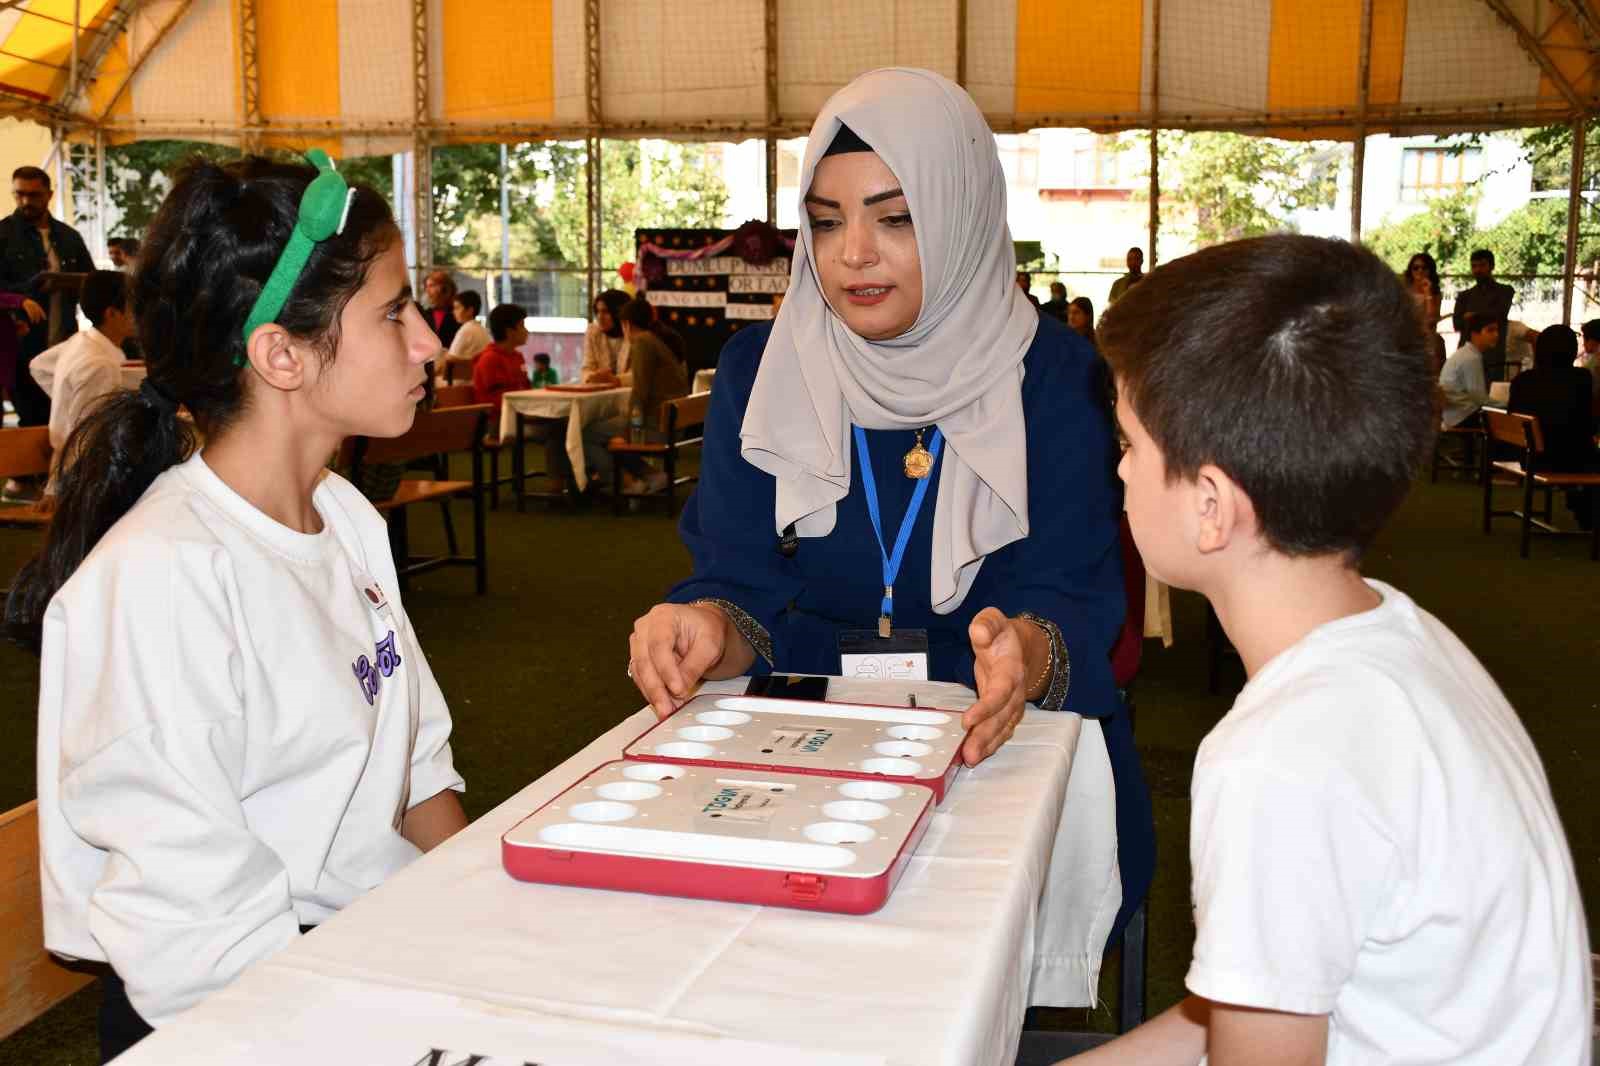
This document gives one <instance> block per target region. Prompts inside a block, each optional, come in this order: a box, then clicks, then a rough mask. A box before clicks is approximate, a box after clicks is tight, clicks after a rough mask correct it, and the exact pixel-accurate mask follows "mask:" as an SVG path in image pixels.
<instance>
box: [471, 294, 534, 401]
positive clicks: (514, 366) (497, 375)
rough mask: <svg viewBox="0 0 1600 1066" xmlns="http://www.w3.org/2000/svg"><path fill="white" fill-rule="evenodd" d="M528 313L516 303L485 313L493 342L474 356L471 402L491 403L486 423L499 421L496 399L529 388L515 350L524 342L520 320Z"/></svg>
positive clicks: (523, 325) (519, 357)
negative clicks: (475, 357)
mask: <svg viewBox="0 0 1600 1066" xmlns="http://www.w3.org/2000/svg"><path fill="white" fill-rule="evenodd" d="M527 317H528V312H526V311H524V310H523V309H522V308H521V307H520V306H519V305H517V304H500V305H499V306H497V307H496V308H495V309H494V310H493V311H490V312H489V336H491V337H493V338H494V340H493V341H492V342H491V343H490V344H489V346H488V347H486V348H485V349H483V351H482V352H480V353H478V361H477V362H476V363H475V364H473V367H472V402H473V403H487V404H493V405H494V410H493V411H492V412H491V413H490V416H489V417H490V420H491V421H492V422H494V423H496V424H498V423H499V419H500V398H501V397H502V396H504V395H505V394H506V393H508V392H515V391H517V390H519V389H526V388H529V387H530V385H529V382H528V368H527V366H526V365H525V364H524V363H523V362H522V353H521V352H520V351H518V349H519V348H521V347H522V346H523V345H524V344H526V343H527V342H528V327H527V326H526V325H525V324H524V319H526V318H527Z"/></svg>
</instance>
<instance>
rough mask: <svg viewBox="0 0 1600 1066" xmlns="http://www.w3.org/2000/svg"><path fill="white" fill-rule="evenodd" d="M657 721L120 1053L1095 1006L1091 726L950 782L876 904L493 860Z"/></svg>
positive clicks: (378, 1055) (905, 1047)
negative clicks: (731, 891) (641, 880)
mask: <svg viewBox="0 0 1600 1066" xmlns="http://www.w3.org/2000/svg"><path fill="white" fill-rule="evenodd" d="M857 684H860V683H859V682H847V683H844V684H839V683H836V688H835V690H834V692H835V698H857V699H860V698H862V697H861V696H860V695H855V696H854V697H852V696H851V691H852V689H851V687H850V686H851V685H857ZM869 684H872V683H869ZM876 684H879V685H881V684H885V683H883V682H878V683H876ZM724 685H725V686H726V687H727V688H728V689H729V690H734V691H737V690H738V689H739V688H740V687H741V686H742V682H737V683H724ZM717 687H723V686H717ZM895 688H896V691H897V695H896V696H894V697H892V698H894V699H895V700H896V702H899V700H901V699H903V698H904V697H903V693H904V692H905V691H907V690H908V686H906V685H897V686H895ZM910 690H912V691H915V692H916V693H917V695H918V703H919V704H921V705H923V706H943V707H948V708H950V709H960V708H961V707H962V706H964V705H965V703H966V700H967V699H968V698H969V697H968V696H967V694H965V692H964V690H961V689H959V688H958V687H957V686H948V685H928V684H926V683H923V684H917V685H915V687H914V688H911V689H910ZM878 699H879V700H880V701H882V700H883V699H884V697H883V696H882V695H881V690H880V695H879V696H878ZM652 721H653V719H652V718H651V716H650V714H649V712H648V711H640V712H639V713H637V714H634V715H632V716H630V717H629V718H628V719H626V720H625V721H623V722H622V723H621V724H619V725H618V726H617V727H616V728H614V729H612V730H611V731H610V732H609V733H607V734H605V735H604V736H602V737H600V738H599V739H597V740H596V741H595V742H593V743H592V744H590V745H589V746H588V747H587V748H585V749H584V750H583V751H581V752H579V753H578V754H577V755H575V756H574V757H573V758H571V759H569V760H568V761H567V762H565V763H563V764H562V765H561V766H559V767H557V768H556V769H555V770H553V771H551V772H550V773H549V774H547V775H545V776H544V777H543V778H541V779H540V780H538V781H536V782H534V783H533V784H531V785H529V786H528V787H527V788H525V789H523V790H522V791H521V792H519V793H518V794H517V795H515V796H514V797H512V798H511V799H510V800H508V801H507V802H506V803H504V804H502V805H501V806H500V807H498V808H496V809H495V810H494V811H492V812H490V813H489V814H487V815H485V816H484V817H482V818H480V819H479V820H478V821H477V822H475V823H473V824H472V825H471V826H469V827H468V828H467V829H466V830H465V831H463V832H462V833H460V834H458V835H457V836H456V837H454V838H452V839H451V840H449V841H448V842H446V843H445V844H444V845H442V846H441V847H440V848H438V849H437V850H435V851H434V852H432V853H430V854H429V855H426V856H424V857H423V858H422V859H420V860H418V861H417V862H416V863H414V864H413V865H411V866H410V867H408V868H407V869H405V870H404V871H402V872H401V873H400V874H398V875H396V876H395V877H394V878H392V879H391V880H390V881H389V882H388V883H386V884H384V885H383V886H382V887H380V888H378V889H377V890H375V891H373V892H372V893H370V894H368V895H367V896H365V897H363V898H362V899H361V900H359V901H357V902H356V903H355V904H354V905H353V906H351V907H349V908H348V909H346V910H345V911H344V912H343V913H341V914H339V915H338V916H337V917H335V918H334V919H332V920H331V921H329V922H327V923H325V924H324V925H323V926H322V927H321V928H319V929H317V930H316V931H314V932H313V933H312V934H310V935H309V936H306V937H303V938H301V939H300V940H298V941H297V942H295V943H294V944H293V945H291V946H290V947H289V948H287V949H285V950H284V951H282V952H280V953H279V954H278V955H276V956H274V957H273V958H271V959H268V960H266V961H265V962H263V963H260V964H257V965H256V966H254V967H252V968H251V969H250V970H248V971H247V972H246V973H245V974H244V975H243V976H242V977H241V978H240V979H239V980H238V981H236V982H235V983H234V984H233V985H232V986H231V987H229V988H228V989H226V990H225V991H223V992H221V993H218V994H217V995H215V996H213V997H212V998H211V999H209V1000H207V1001H205V1002H204V1003H202V1004H201V1005H200V1006H198V1007H197V1008H195V1009H194V1010H192V1011H190V1012H188V1013H187V1014H185V1015H183V1016H182V1017H181V1018H180V1019H178V1020H177V1021H176V1022H174V1023H173V1024H171V1025H169V1026H167V1027H165V1028H163V1029H161V1030H160V1031H158V1032H157V1033H156V1034H155V1035H154V1036H152V1037H150V1038H149V1039H147V1040H146V1041H144V1042H143V1043H142V1044H140V1045H138V1046H137V1047H135V1048H134V1049H133V1051H131V1052H130V1053H129V1054H128V1056H127V1057H126V1058H124V1059H119V1060H118V1061H119V1064H120V1066H156V1064H160V1066H202V1064H203V1066H211V1064H213V1063H217V1062H227V1063H230V1064H238V1066H246V1064H253V1066H265V1064H274V1066H275V1064H279V1063H282V1064H284V1066H290V1064H293V1066H302V1064H306V1063H334V1062H338V1063H360V1064H363V1066H367V1064H377V1066H414V1064H416V1063H418V1062H419V1061H426V1060H428V1058H429V1056H430V1055H431V1053H432V1052H433V1051H434V1050H440V1051H442V1052H446V1053H447V1054H444V1055H442V1056H441V1057H440V1058H439V1060H438V1061H439V1062H440V1063H441V1064H448V1066H454V1064H455V1063H457V1062H459V1061H460V1060H462V1059H464V1058H466V1057H467V1056H468V1055H469V1054H477V1055H485V1056H490V1058H489V1059H488V1060H486V1061H483V1062H480V1066H500V1064H520V1063H525V1062H542V1063H547V1064H550V1066H555V1064H560V1066H613V1064H617V1063H635V1062H638V1063H645V1062H648V1063H669V1064H678V1063H682V1064H684V1066H688V1064H690V1063H693V1064H696V1066H724V1064H726V1066H752V1064H757V1063H759V1064H760V1066H801V1064H806V1066H846V1064H863V1066H864V1064H871V1063H878V1064H886V1066H887V1064H905V1066H911V1064H917V1066H925V1064H931V1063H946V1064H949V1066H958V1064H959V1066H1003V1064H1006V1063H1009V1062H1010V1061H1011V1059H1012V1057H1013V1055H1014V1054H1015V1044H1016V1040H1017V1036H1018V1033H1019V1031H1020V1028H1021V1023H1022V1014H1023V1009H1024V1008H1025V1007H1026V1006H1027V1005H1028V1003H1029V1002H1038V1003H1046V1004H1063V1003H1079V1004H1082V1003H1087V1002H1088V1001H1089V1000H1090V999H1092V996H1093V988H1094V983H1095V981H1096V980H1097V978H1098V969H1099V963H1100V950H1101V946H1102V944H1103V942H1104V939H1105V936H1106V933H1107V931H1108V930H1109V927H1110V923H1111V920H1112V917H1113V915H1114V914H1115V912H1116V909H1117V902H1118V899H1119V897H1120V892H1121V888H1120V885H1119V884H1118V882H1117V878H1116V869H1115V854H1116V848H1115V829H1114V814H1113V807H1112V801H1111V774H1110V765H1109V762H1108V760H1107V759H1106V755H1105V745H1104V741H1103V739H1102V737H1101V734H1100V731H1099V728H1098V725H1097V724H1096V723H1093V722H1083V721H1082V720H1080V719H1079V718H1077V717H1076V716H1074V715H1069V714H1046V713H1044V712H1039V711H1030V712H1029V713H1028V715H1027V717H1026V719H1025V720H1024V722H1023V724H1022V725H1021V726H1020V727H1019V728H1018V730H1017V733H1016V736H1015V738H1014V739H1013V740H1012V742H1011V743H1010V744H1008V745H1007V746H1006V747H1005V748H1004V749H1003V750H1002V751H1001V752H1000V753H999V754H998V755H996V756H995V757H994V758H992V759H990V760H989V761H988V762H986V763H984V764H983V765H982V766H980V767H978V768H977V769H976V770H973V771H971V772H967V773H963V775H962V777H961V778H960V779H959V780H958V781H957V782H956V785H955V787H954V788H953V790H952V791H951V793H950V795H949V796H948V798H947V799H946V801H945V804H944V805H943V806H942V807H941V808H940V809H939V812H938V813H937V814H936V815H935V817H934V820H933V822H932V825H931V827H930V829H929V831H928V834H927V836H926V838H925V839H924V841H923V843H922V845H921V847H920V848H919V850H918V852H917V856H916V857H915V858H914V859H913V860H912V862H911V864H910V866H909V868H908V869H907V871H906V873H905V876H904V877H903V879H902V880H901V882H900V884H899V887H898V888H897V889H896V891H895V893H894V894H893V896H891V898H890V900H889V902H888V903H887V904H886V905H885V906H884V908H883V909H882V910H880V911H878V912H877V913H876V914H872V915H866V916H863V917H850V916H844V915H835V914H818V913H809V912H803V911H794V910H787V909H783V908H775V907H774V908H768V907H756V906H747V905H740V904H728V903H715V902H708V901H701V900H686V899H671V898H666V897H654V896H647V895H640V894H635V893H625V892H607V891H600V890H593V889H580V888H563V887H558V886H549V885H533V884H524V883H520V882H517V881H514V880H513V879H511V878H510V877H509V876H507V875H506V873H505V871H504V870H503V869H502V868H501V865H500V846H499V841H500V836H501V835H502V834H503V833H504V832H505V831H506V830H508V829H509V828H511V827H512V826H513V825H515V824H516V823H517V822H519V821H520V820H521V819H522V818H524V817H525V816H527V815H528V814H529V813H531V812H532V811H533V810H535V809H536V808H538V807H539V806H541V805H542V804H544V803H545V802H547V801H548V800H549V799H550V798H551V797H553V796H554V795H556V794H557V793H558V792H560V791H561V790H562V789H563V788H565V787H566V786H567V785H570V784H571V783H572V782H573V781H575V780H576V779H577V778H578V777H580V776H581V775H582V774H583V773H585V772H587V771H588V770H590V769H592V768H593V767H594V766H596V765H598V764H599V763H601V762H605V761H607V760H609V759H612V758H615V757H616V756H617V755H618V754H619V753H620V750H621V748H622V747H623V745H624V744H625V743H627V742H628V741H629V740H631V739H632V738H633V737H635V736H637V735H638V734H640V733H642V732H643V731H644V730H645V729H646V728H648V726H649V725H650V724H651V723H652ZM1080 737H1081V742H1080ZM1075 753H1076V755H1075ZM1069 774H1070V781H1069ZM1063 809H1066V810H1068V811H1070V812H1071V816H1070V817H1062V811H1063ZM1052 850H1053V851H1054V861H1053V862H1052V860H1051V854H1052ZM1041 897H1042V902H1043V906H1042V907H1041Z"/></svg>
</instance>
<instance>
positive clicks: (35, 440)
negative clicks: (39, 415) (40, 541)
mask: <svg viewBox="0 0 1600 1066" xmlns="http://www.w3.org/2000/svg"><path fill="white" fill-rule="evenodd" d="M49 473H50V430H49V429H48V428H46V427H44V426H27V427H25V428H22V429H0V481H4V480H5V479H6V478H11V477H37V476H40V475H45V476H48V475H49ZM49 524H50V510H49V505H48V504H44V505H41V504H40V503H15V504H13V503H6V504H0V526H13V527H17V528H23V529H41V528H43V527H44V526H47V525H49Z"/></svg>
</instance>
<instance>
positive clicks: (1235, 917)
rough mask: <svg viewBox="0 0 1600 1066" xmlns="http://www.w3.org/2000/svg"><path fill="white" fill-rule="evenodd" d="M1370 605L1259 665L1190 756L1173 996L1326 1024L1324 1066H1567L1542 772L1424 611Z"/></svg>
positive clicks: (1454, 645) (1574, 977)
mask: <svg viewBox="0 0 1600 1066" xmlns="http://www.w3.org/2000/svg"><path fill="white" fill-rule="evenodd" d="M1368 584H1369V585H1371V587H1372V588H1373V589H1374V590H1375V591H1376V592H1378V594H1379V595H1381V596H1382V597H1383V603H1382V604H1381V605H1379V606H1378V607H1376V608H1374V609H1373V610H1371V611H1366V612H1363V613H1362V614H1359V615H1353V616H1351V617H1348V618H1342V619H1339V620H1338V621H1335V622H1331V623H1329V624H1327V625H1324V626H1321V627H1320V628H1318V629H1317V630H1315V631H1314V632H1312V633H1311V634H1310V635H1309V636H1307V637H1306V638H1305V639H1303V640H1301V641H1300V642H1299V643H1298V644H1296V645H1294V646H1293V647H1292V648H1290V649H1288V650H1287V651H1285V652H1283V653H1281V654H1280V655H1278V656H1277V657H1276V658H1274V659H1273V660H1272V661H1271V662H1269V663H1268V664H1267V665H1266V666H1265V667H1264V668H1263V669H1262V670H1261V671H1260V673H1258V674H1257V675H1256V676H1255V677H1254V678H1252V679H1251V680H1250V683H1249V684H1247V685H1246V686H1245V688H1244V690H1243V691H1242V692H1241V693H1240V694H1239V698H1238V699H1237V700H1236V701H1235V703H1234V705H1233V708H1232V709H1231V710H1230V711H1229V712H1228V713H1227V715H1226V716H1224V717H1223V719H1222V721H1221V722H1219V723H1218V724H1217V726H1216V727H1215V728H1214V729H1213V730H1212V731H1211V733H1210V734H1209V735H1208V736H1207V737H1206V739H1205V740H1204V742H1202V743H1201V745H1200V751H1199V754H1198V756H1197V757H1196V759H1195V769H1194V783H1193V787H1192V795H1193V801H1194V803H1193V813H1192V817H1193V824H1192V829H1191V834H1190V852H1191V857H1192V860H1193V867H1194V886H1193V887H1194V904H1195V923H1196V926H1197V930H1196V939H1195V947H1194V960H1193V962H1192V964H1191V965H1190V968H1189V974H1188V978H1187V982H1188V986H1189V988H1190V990H1192V991H1193V992H1194V993H1195V994H1196V995H1200V996H1204V997H1206V998H1208V999H1212V1000H1216V1001H1218V1002H1222V1003H1229V1004H1235V1005H1240V1006H1248V1007H1260V1008H1265V1009H1269V1010H1278V1011H1288V1012H1293V1013H1301V1014H1329V1015H1331V1017H1330V1019H1329V1032H1328V1059H1327V1061H1328V1064H1329V1066H1355V1064H1358V1063H1359V1064H1363V1066H1365V1064H1370V1063H1400V1062H1404V1063H1407V1064H1409V1066H1424V1064H1433V1063H1438V1064H1444V1063H1449V1064H1451V1066H1521V1064H1527V1066H1554V1064H1556V1063H1563V1064H1571V1063H1586V1062H1588V1061H1589V1054H1590V1040H1591V1036H1590V1025H1591V1020H1592V1010H1593V1006H1592V990H1591V981H1592V978H1591V975H1590V973H1589V945H1588V936H1587V933H1586V930H1585V927H1584V915H1583V908H1582V904H1581V901H1580V899H1579V896H1578V885H1577V880H1576V877H1575V875H1574V873H1573V866H1572V856H1571V853H1570V852H1569V851H1568V849H1567V843H1566V838H1565V836H1564V835H1563V833H1562V830H1561V823H1560V820H1559V819H1558V818H1557V817H1556V811H1555V805H1554V803H1553V802H1552V800H1551V798H1550V788H1549V785H1548V784H1547V782H1546V780H1545V775H1544V768H1543V766H1542V765H1541V764H1540V762H1539V757H1538V755H1537V753H1535V751H1534V749H1533V744H1532V743H1531V742H1530V741H1529V739H1528V734H1527V733H1526V732H1525V731H1524V730H1523V728H1522V723H1521V722H1520V721H1519V720H1518V719H1517V716H1516V712H1514V711H1513V710H1512V709H1511V707H1510V705H1509V704H1508V703H1507V702H1506V699H1505V697H1504V696H1503V695H1502V694H1501V692H1500V690H1499V688H1498V687H1496V685H1495V683H1494V681H1493V680H1492V679H1491V678H1490V677H1489V675H1488V674H1487V673H1486V672H1485V671H1484V669H1483V667H1482V666H1481V665H1480V664H1479V663H1478V661H1477V659H1475V658H1473V656H1472V653H1471V652H1469V651H1468V650H1467V649H1466V647H1465V646H1463V645H1462V643H1461V642H1460V641H1459V640H1457V639H1456V637H1455V636H1454V634H1452V633H1451V632H1450V631H1449V630H1448V629H1446V628H1445V627H1444V625H1442V624H1441V623H1440V622H1439V620H1438V619H1436V618H1434V617H1433V616H1432V615H1430V614H1428V613H1427V612H1426V611H1423V610H1421V609H1420V608H1418V607H1417V605H1416V604H1415V603H1413V602H1412V601H1411V600H1410V599H1409V598H1407V597H1406V596H1404V595H1403V594H1401V593H1400V592H1397V591H1396V590H1395V589H1393V588H1390V587H1389V586H1387V585H1384V584H1382V583H1381V582H1377V581H1370V582H1368Z"/></svg>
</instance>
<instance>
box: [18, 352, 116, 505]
mask: <svg viewBox="0 0 1600 1066" xmlns="http://www.w3.org/2000/svg"><path fill="white" fill-rule="evenodd" d="M123 362H124V360H123V357H122V349H121V348H118V347H117V346H116V345H115V344H112V343H111V341H110V340H108V339H107V338H106V335H105V334H104V333H101V332H100V331H99V330H97V329H95V328H94V327H93V326H89V327H87V328H85V329H80V330H79V331H78V332H76V333H74V334H73V335H72V336H70V337H68V338H67V339H66V340H64V341H62V342H61V343H60V344H58V345H56V346H55V347H54V348H50V349H48V350H46V351H44V352H41V353H40V354H39V356H38V357H37V358H36V359H34V360H33V362H31V363H29V364H28V373H30V374H32V375H33V379H34V381H36V382H38V384H39V387H40V388H41V389H43V390H44V392H45V395H47V396H49V397H50V447H51V448H52V449H53V450H54V451H55V453H56V455H57V456H59V455H60V454H61V449H62V448H63V447H65V446H66V443H67V438H68V437H70V436H71V435H72V431H73V430H74V429H75V428H77V425H78V423H79V422H80V421H82V419H83V415H84V412H85V411H87V410H88V409H89V407H90V406H91V405H93V404H94V403H95V401H97V400H99V399H100V398H101V397H102V396H108V395H110V394H111V393H114V392H117V391H119V390H121V389H122V388H123V384H122V364H123ZM52 465H53V464H52ZM52 480H53V479H52Z"/></svg>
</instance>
